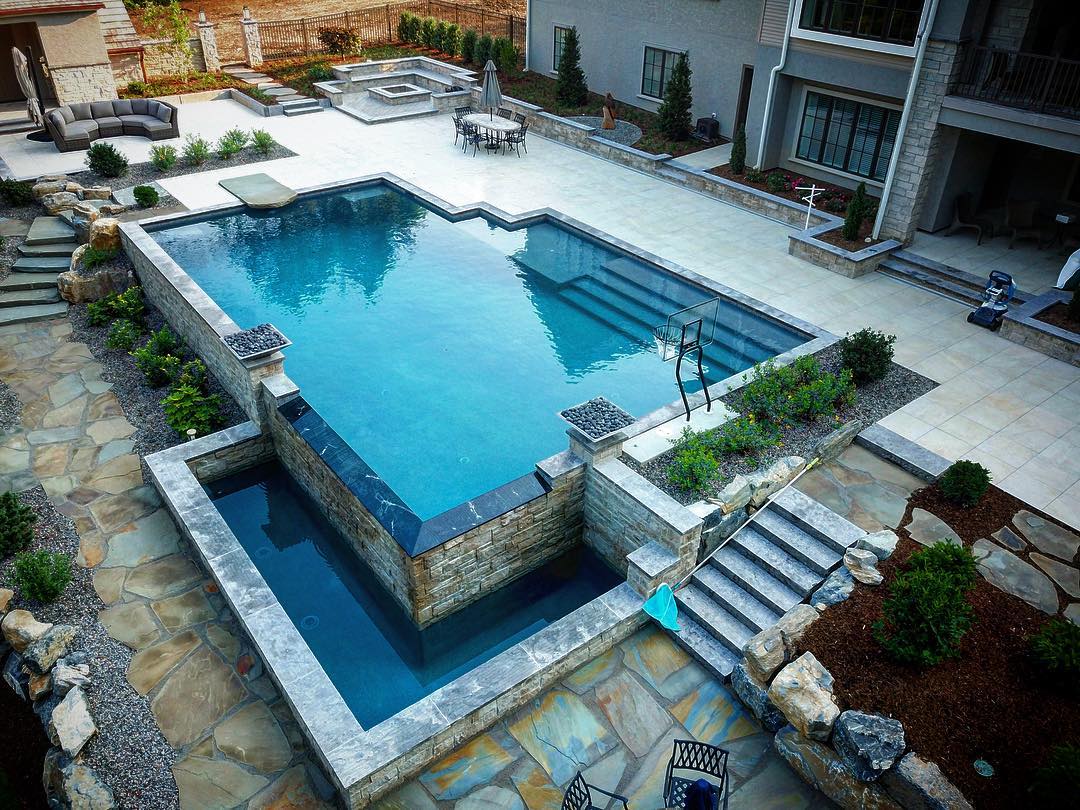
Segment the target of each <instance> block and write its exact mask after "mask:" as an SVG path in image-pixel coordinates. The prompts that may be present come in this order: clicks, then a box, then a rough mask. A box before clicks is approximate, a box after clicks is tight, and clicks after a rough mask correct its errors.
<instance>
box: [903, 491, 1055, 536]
mask: <svg viewBox="0 0 1080 810" xmlns="http://www.w3.org/2000/svg"><path fill="white" fill-rule="evenodd" d="M908 506H909V507H910V508H911V509H914V508H916V507H918V508H919V509H925V510H926V511H927V512H930V513H932V514H935V515H937V516H938V517H939V518H941V519H942V520H944V521H945V522H946V523H948V524H949V526H951V527H952V529H953V531H955V532H956V533H957V534H958V535H960V539H961V540H963V541H964V542H965V543H974V542H975V541H976V540H980V539H984V538H985V539H986V540H990V539H992V538H991V537H990V535H992V534H993V533H994V532H996V531H997V530H998V529H1000V528H1001V527H1002V526H1008V525H1009V522H1010V521H1011V520H1012V518H1013V515H1015V514H1016V513H1017V512H1019V511H1020V510H1021V509H1027V510H1028V511H1029V512H1032V513H1034V514H1037V515H1039V516H1040V517H1044V518H1046V519H1047V520H1048V521H1050V522H1051V523H1058V521H1056V520H1054V519H1053V518H1051V517H1049V516H1047V515H1046V514H1045V513H1043V512H1040V511H1038V510H1037V509H1032V508H1031V507H1030V506H1028V505H1027V504H1026V503H1024V502H1023V501H1022V500H1020V499H1019V498H1017V497H1015V496H1013V495H1010V494H1009V493H1008V492H1005V491H1004V490H1001V489H998V488H997V487H995V486H993V485H991V486H990V488H989V489H988V490H987V491H986V494H985V495H983V496H982V498H980V499H979V502H978V503H977V504H975V505H974V506H969V507H964V506H958V505H957V504H955V503H953V502H952V501H950V500H949V499H948V498H946V497H945V496H944V495H942V494H941V490H939V489H938V488H937V487H923V488H922V489H920V490H917V491H916V492H913V493H912V494H911V498H910V500H908ZM1058 525H1061V524H1060V523H1058ZM1011 550H1012V549H1010V551H1011Z"/></svg>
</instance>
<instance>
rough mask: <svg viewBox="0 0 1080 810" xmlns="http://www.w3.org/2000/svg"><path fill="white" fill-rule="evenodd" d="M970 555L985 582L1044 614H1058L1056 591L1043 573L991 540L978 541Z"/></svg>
mask: <svg viewBox="0 0 1080 810" xmlns="http://www.w3.org/2000/svg"><path fill="white" fill-rule="evenodd" d="M971 553H972V554H974V555H975V559H976V560H977V561H978V569H979V573H980V574H982V577H983V579H985V580H986V581H987V582H989V583H990V584H991V585H994V586H996V587H998V588H1000V589H1001V590H1003V591H1005V593H1008V594H1012V595H1013V596H1016V597H1018V598H1020V599H1023V600H1024V601H1025V602H1027V603H1028V604H1029V605H1031V606H1032V607H1035V608H1038V609H1039V610H1041V611H1042V612H1043V613H1050V614H1054V613H1057V611H1058V596H1057V590H1056V589H1055V588H1054V583H1052V582H1051V581H1050V578H1049V577H1047V576H1046V574H1044V573H1043V572H1042V571H1040V570H1039V569H1038V568H1036V567H1035V566H1034V565H1031V564H1030V563H1027V562H1024V561H1023V560H1021V559H1020V558H1019V557H1017V556H1016V555H1015V554H1013V553H1012V552H1010V551H1006V550H1005V549H1003V548H1001V547H1000V546H998V545H996V544H994V543H991V542H990V541H989V540H976V541H975V543H974V544H973V545H972V547H971Z"/></svg>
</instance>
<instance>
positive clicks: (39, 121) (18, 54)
mask: <svg viewBox="0 0 1080 810" xmlns="http://www.w3.org/2000/svg"><path fill="white" fill-rule="evenodd" d="M11 58H12V59H13V60H14V61H15V78H16V79H17V80H18V82H19V89H20V90H22V93H23V95H24V96H26V112H27V114H28V115H29V116H30V120H31V121H33V122H34V125H35V126H38V127H44V126H45V117H44V116H43V115H42V114H41V104H40V103H39V102H38V97H37V91H35V90H34V82H33V81H32V80H31V79H30V65H29V64H28V63H27V61H26V56H25V54H23V52H22V51H20V50H19V49H18V48H12V49H11Z"/></svg>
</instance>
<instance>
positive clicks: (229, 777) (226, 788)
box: [172, 756, 269, 810]
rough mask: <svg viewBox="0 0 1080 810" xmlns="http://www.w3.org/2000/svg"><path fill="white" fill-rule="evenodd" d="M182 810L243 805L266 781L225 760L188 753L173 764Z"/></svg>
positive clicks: (201, 809)
mask: <svg viewBox="0 0 1080 810" xmlns="http://www.w3.org/2000/svg"><path fill="white" fill-rule="evenodd" d="M172 772H173V777H174V778H175V779H176V787H177V789H178V790H179V791H180V807H181V810H206V808H210V807H214V808H225V807H237V806H239V805H243V804H244V802H246V801H247V800H248V799H250V798H251V797H252V796H254V795H255V794H256V793H258V792H259V791H260V790H262V789H263V788H264V787H266V785H267V784H268V783H269V780H267V779H266V777H264V776H257V775H255V774H252V773H248V772H247V771H245V770H244V769H243V768H241V767H240V766H239V765H235V764H233V763H232V762H229V761H227V760H216V759H204V758H203V757H192V756H188V757H185V758H184V759H182V760H180V761H179V762H177V763H176V764H175V765H173V766H172Z"/></svg>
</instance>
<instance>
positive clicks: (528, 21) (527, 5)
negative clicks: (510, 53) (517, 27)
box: [525, 0, 532, 72]
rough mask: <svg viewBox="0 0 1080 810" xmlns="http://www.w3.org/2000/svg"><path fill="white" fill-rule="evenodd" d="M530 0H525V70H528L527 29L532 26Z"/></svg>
mask: <svg viewBox="0 0 1080 810" xmlns="http://www.w3.org/2000/svg"><path fill="white" fill-rule="evenodd" d="M530 11H532V0H525V71H526V72H528V70H529V45H530V44H531V43H530V42H529V29H530V28H532V14H530V13H529V12H530Z"/></svg>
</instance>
